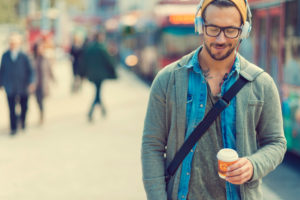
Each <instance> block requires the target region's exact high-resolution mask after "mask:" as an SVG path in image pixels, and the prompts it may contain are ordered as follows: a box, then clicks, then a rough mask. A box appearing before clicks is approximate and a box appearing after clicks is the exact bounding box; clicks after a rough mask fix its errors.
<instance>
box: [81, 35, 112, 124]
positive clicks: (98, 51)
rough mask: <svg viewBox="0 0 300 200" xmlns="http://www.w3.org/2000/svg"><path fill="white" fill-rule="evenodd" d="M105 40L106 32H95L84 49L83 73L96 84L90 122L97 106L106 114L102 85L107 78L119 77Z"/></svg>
mask: <svg viewBox="0 0 300 200" xmlns="http://www.w3.org/2000/svg"><path fill="white" fill-rule="evenodd" d="M104 40H105V33H104V32H98V33H96V34H95V37H94V41H93V42H91V44H89V45H88V46H87V47H86V49H84V50H83V51H84V52H83V57H82V59H83V60H82V62H83V63H82V64H81V65H80V67H81V69H80V71H81V74H84V75H85V76H86V77H87V78H88V80H89V81H91V82H92V83H93V84H94V85H95V98H94V100H93V102H92V105H91V107H90V111H89V113H88V120H89V121H90V122H91V121H93V113H94V109H95V106H100V107H101V114H102V116H106V108H105V106H104V103H103V100H102V98H101V96H102V95H101V86H102V83H103V81H104V80H105V79H116V78H117V75H116V71H115V66H114V61H113V59H112V57H111V56H110V55H109V53H108V52H107V50H106V47H105V46H104V44H103V42H104Z"/></svg>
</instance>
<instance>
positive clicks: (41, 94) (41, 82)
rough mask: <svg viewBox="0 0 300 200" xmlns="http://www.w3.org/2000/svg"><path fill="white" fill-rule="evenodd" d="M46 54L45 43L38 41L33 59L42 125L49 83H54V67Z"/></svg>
mask: <svg viewBox="0 0 300 200" xmlns="http://www.w3.org/2000/svg"><path fill="white" fill-rule="evenodd" d="M44 53H45V46H44V42H43V41H42V40H41V41H38V42H37V43H36V44H35V45H34V47H33V58H34V68H35V72H36V90H35V96H36V100H37V103H38V107H39V111H40V121H39V123H40V125H42V124H43V123H44V110H45V108H44V98H45V97H47V96H48V95H49V82H50V81H51V80H52V81H54V75H53V72H52V65H51V63H50V61H49V60H48V58H46V57H45V55H44Z"/></svg>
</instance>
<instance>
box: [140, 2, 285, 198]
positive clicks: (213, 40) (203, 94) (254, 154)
mask: <svg viewBox="0 0 300 200" xmlns="http://www.w3.org/2000/svg"><path fill="white" fill-rule="evenodd" d="M195 29H196V30H197V32H199V33H201V34H203V44H202V45H201V46H200V47H199V48H198V49H196V50H195V51H193V52H192V53H190V54H188V55H186V56H184V57H183V58H181V59H180V60H178V61H176V62H174V63H172V64H170V65H168V66H166V67H165V68H164V69H162V70H161V71H160V72H159V73H158V75H157V76H156V78H155V80H154V81H153V83H152V86H151V91H150V97H149V102H148V108H147V113H146V117H145V124H144V130H143V137H142V152H141V156H142V169H143V182H144V187H145V191H146V194H147V199H148V200H157V199H159V200H167V199H173V200H175V199H189V200H202V199H203V200H236V199H242V200H260V199H263V197H262V190H261V179H262V178H263V177H264V176H265V175H267V174H268V173H269V172H271V171H272V170H274V169H275V168H276V166H278V165H279V164H280V163H281V162H282V159H283V157H284V154H285V152H286V139H285V137H284V132H283V122H282V113H281V107H280V99H279V94H278V91H277V88H276V85H275V83H274V81H273V79H272V78H271V77H270V76H269V75H268V74H267V73H265V72H264V71H263V70H262V69H261V68H259V67H258V66H255V65H254V64H252V63H250V62H248V61H247V60H246V59H244V58H243V57H242V56H241V55H240V54H239V53H238V52H237V51H238V46H239V44H240V42H241V41H242V40H243V39H245V38H246V37H247V35H248V34H249V32H250V30H251V11H250V8H249V5H248V2H247V1H245V0H201V1H200V3H199V5H198V8H197V13H196V18H195ZM187 39H188V38H187ZM174 42H176V41H174ZM240 80H242V81H243V82H244V83H245V85H244V87H243V88H241V89H240V91H239V92H238V93H237V94H236V96H234V97H233V98H232V99H231V101H230V102H228V101H227V100H226V98H225V95H224V94H225V93H226V94H228V90H229V88H231V86H232V85H234V84H235V85H236V83H237V82H238V81H240ZM239 83H240V82H239ZM215 105H216V106H220V105H222V107H225V106H226V105H227V107H226V108H225V109H224V110H223V111H222V112H221V114H220V115H218V116H217V117H216V119H215V120H214V121H213V122H212V124H211V125H210V126H209V128H207V129H206V132H205V134H204V135H203V136H202V137H201V138H200V140H198V141H197V140H196V141H193V140H192V141H193V142H195V145H194V146H192V148H191V149H190V150H188V151H187V154H186V156H185V157H184V159H183V161H182V162H181V164H180V165H177V166H179V167H178V168H177V170H175V173H174V174H171V173H170V172H171V171H172V170H173V169H172V168H170V167H169V165H170V164H171V163H172V164H173V163H174V162H173V159H174V157H175V155H176V152H178V151H179V149H181V147H182V145H183V144H184V142H185V141H187V140H188V138H189V136H190V135H191V134H192V133H193V131H194V129H195V128H196V127H197V126H198V125H199V123H200V124H201V122H202V121H203V120H204V119H205V120H207V113H208V112H209V110H210V109H211V108H212V107H215ZM199 126H200V125H199ZM196 131H199V129H196ZM200 131H201V130H200ZM188 141H190V140H188ZM223 148H229V149H233V150H236V151H237V153H238V156H239V158H238V160H237V161H236V162H235V163H234V164H232V165H230V166H229V168H228V169H227V172H226V177H225V179H222V178H220V177H219V175H218V160H217V157H216V155H217V153H218V152H219V150H221V149H223ZM177 155H178V154H177ZM171 166H174V165H171ZM175 169H176V168H175Z"/></svg>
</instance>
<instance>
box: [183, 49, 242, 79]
mask: <svg viewBox="0 0 300 200" xmlns="http://www.w3.org/2000/svg"><path fill="white" fill-rule="evenodd" d="M202 48H203V46H200V47H199V48H198V49H197V50H196V51H195V53H194V55H193V57H192V59H191V60H190V61H189V62H188V63H187V64H186V65H185V67H186V68H189V69H191V68H192V69H193V70H194V72H196V73H200V74H202V70H201V68H200V63H199V60H198V55H199V52H200V51H201V50H202ZM240 70H241V66H240V59H239V57H238V56H236V57H235V61H234V63H233V66H232V68H231V70H230V73H229V75H228V77H230V76H232V75H233V74H234V73H235V72H237V74H239V73H240Z"/></svg>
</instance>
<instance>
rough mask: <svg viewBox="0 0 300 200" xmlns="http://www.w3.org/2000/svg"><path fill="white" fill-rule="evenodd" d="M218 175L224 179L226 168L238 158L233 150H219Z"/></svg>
mask: <svg viewBox="0 0 300 200" xmlns="http://www.w3.org/2000/svg"><path fill="white" fill-rule="evenodd" d="M217 158H218V173H219V176H220V177H221V178H223V179H225V178H226V172H227V167H228V166H230V165H232V164H233V163H235V162H236V161H237V160H238V158H239V156H238V154H237V152H236V151H235V150H234V149H227V148H225V149H221V150H220V151H219V152H218V154H217Z"/></svg>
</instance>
